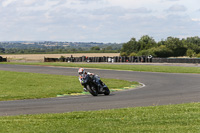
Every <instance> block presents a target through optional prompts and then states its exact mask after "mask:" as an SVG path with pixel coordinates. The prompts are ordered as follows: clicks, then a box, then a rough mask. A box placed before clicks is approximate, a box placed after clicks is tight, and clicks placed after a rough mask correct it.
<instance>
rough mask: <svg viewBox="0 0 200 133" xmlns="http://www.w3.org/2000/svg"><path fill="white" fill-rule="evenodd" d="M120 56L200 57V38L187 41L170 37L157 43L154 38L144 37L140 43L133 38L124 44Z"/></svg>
mask: <svg viewBox="0 0 200 133" xmlns="http://www.w3.org/2000/svg"><path fill="white" fill-rule="evenodd" d="M120 54H121V56H142V55H145V56H148V55H152V56H154V57H177V56H189V57H193V56H197V57H200V38H199V37H198V36H195V37H188V38H186V39H184V38H183V39H179V38H176V37H168V38H167V39H165V40H161V41H159V42H156V41H155V40H154V39H153V37H150V36H148V35H144V36H142V37H141V38H140V39H139V40H138V41H137V40H136V39H135V38H131V40H130V41H128V42H127V43H124V44H123V46H122V49H121V51H120Z"/></svg>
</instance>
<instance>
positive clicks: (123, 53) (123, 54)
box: [120, 52, 128, 56]
mask: <svg viewBox="0 0 200 133" xmlns="http://www.w3.org/2000/svg"><path fill="white" fill-rule="evenodd" d="M120 56H128V54H127V53H126V52H121V53H120Z"/></svg>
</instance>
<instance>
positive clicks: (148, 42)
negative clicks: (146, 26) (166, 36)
mask: <svg viewBox="0 0 200 133" xmlns="http://www.w3.org/2000/svg"><path fill="white" fill-rule="evenodd" d="M138 43H139V46H140V48H139V50H147V49H150V48H152V47H156V42H155V40H154V39H153V38H152V37H150V36H148V35H144V36H142V37H141V38H140V40H139V41H138Z"/></svg>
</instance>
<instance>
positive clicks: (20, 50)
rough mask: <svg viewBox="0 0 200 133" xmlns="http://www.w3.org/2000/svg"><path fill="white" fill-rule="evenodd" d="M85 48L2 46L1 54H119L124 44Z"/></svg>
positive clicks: (0, 46) (0, 47)
mask: <svg viewBox="0 0 200 133" xmlns="http://www.w3.org/2000/svg"><path fill="white" fill-rule="evenodd" d="M84 46H85V45H84ZM84 46H81V45H79V46H67V47H64V46H59V45H58V46H48V47H47V46H39V45H35V46H34V45H32V44H31V45H20V44H16V45H15V44H12V45H11V44H7V45H6V44H0V54H44V53H45V54H58V53H119V52H120V50H121V48H122V44H109V45H97V46H90V47H89V46H88V47H84Z"/></svg>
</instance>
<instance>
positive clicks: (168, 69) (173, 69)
mask: <svg viewBox="0 0 200 133" xmlns="http://www.w3.org/2000/svg"><path fill="white" fill-rule="evenodd" d="M0 64H21V65H51V66H63V67H84V68H99V69H113V70H128V71H141V72H164V73H196V74H200V67H183V66H152V65H126V64H123V65H116V64H87V63H61V62H56V63H48V62H45V63H0Z"/></svg>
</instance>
